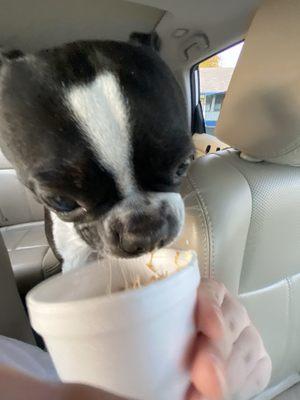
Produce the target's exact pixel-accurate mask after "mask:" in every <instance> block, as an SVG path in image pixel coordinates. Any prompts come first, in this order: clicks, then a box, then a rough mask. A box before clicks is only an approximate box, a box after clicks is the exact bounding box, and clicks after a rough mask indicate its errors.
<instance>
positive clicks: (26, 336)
mask: <svg viewBox="0 0 300 400" xmlns="http://www.w3.org/2000/svg"><path fill="white" fill-rule="evenodd" d="M0 309H1V311H0V335H3V336H8V337H11V338H14V339H18V340H22V341H23V342H27V343H30V344H35V339H34V337H33V334H32V330H31V328H30V325H29V321H28V319H27V316H26V314H25V311H24V308H23V304H22V302H21V298H20V296H19V293H18V289H17V286H16V281H15V278H14V274H13V271H12V268H11V264H10V260H9V256H8V253H7V250H6V247H5V244H4V241H3V239H2V236H1V233H0Z"/></svg>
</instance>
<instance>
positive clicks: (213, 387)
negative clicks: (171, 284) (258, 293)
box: [187, 280, 272, 400]
mask: <svg viewBox="0 0 300 400" xmlns="http://www.w3.org/2000/svg"><path fill="white" fill-rule="evenodd" d="M196 323H197V331H198V335H197V339H196V343H195V347H194V349H193V354H194V355H193V358H192V361H191V379H192V387H191V388H190V391H189V393H188V396H187V398H188V400H222V399H227V398H229V399H235V400H248V399H250V398H251V397H252V396H254V395H255V394H257V393H259V392H261V391H262V390H263V389H264V388H265V387H266V386H267V384H268V383H269V380H270V376H271V370H272V364H271V359H270V357H269V355H268V354H267V352H266V350H265V347H264V344H263V341H262V339H261V336H260V335H259V333H258V331H257V330H256V328H255V327H254V325H253V324H252V322H251V321H250V319H249V316H248V313H247V311H246V309H245V307H244V306H243V305H242V304H241V303H240V302H239V301H238V300H237V299H236V298H235V297H234V296H232V295H231V294H230V293H229V292H228V291H227V289H226V288H225V287H224V285H223V284H220V283H218V282H216V281H213V280H203V281H202V283H201V285H200V288H199V292H198V306H197V315H196Z"/></svg>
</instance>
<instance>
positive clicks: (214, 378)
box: [191, 336, 227, 400]
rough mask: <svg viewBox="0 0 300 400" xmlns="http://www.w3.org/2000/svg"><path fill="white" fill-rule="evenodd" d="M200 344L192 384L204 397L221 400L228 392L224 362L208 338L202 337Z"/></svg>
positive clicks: (192, 374) (193, 368) (192, 372)
mask: <svg viewBox="0 0 300 400" xmlns="http://www.w3.org/2000/svg"><path fill="white" fill-rule="evenodd" d="M198 343H199V344H198V349H197V355H196V358H195V361H194V364H193V366H192V370H191V379H192V383H193V384H194V386H195V388H196V390H197V391H198V392H199V393H201V394H202V396H203V397H206V398H208V399H210V400H220V399H222V398H223V397H224V396H225V394H226V392H227V391H226V382H225V369H224V364H223V360H222V358H221V356H220V354H219V353H218V350H217V349H216V348H215V347H213V346H212V345H211V343H210V341H209V339H208V338H206V337H205V336H202V337H201V338H200V339H199V342H198Z"/></svg>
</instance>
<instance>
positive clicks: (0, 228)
mask: <svg viewBox="0 0 300 400" xmlns="http://www.w3.org/2000/svg"><path fill="white" fill-rule="evenodd" d="M43 220H44V211H43V207H42V206H41V205H40V204H38V203H37V202H36V201H35V200H34V198H33V196H32V194H31V193H30V192H29V191H28V190H27V189H26V188H25V187H24V186H23V185H22V184H21V183H20V182H19V181H18V179H17V176H16V173H15V171H14V169H13V168H12V166H11V165H10V163H9V162H8V161H7V159H6V158H5V157H4V156H3V154H2V153H1V152H0V232H1V233H2V236H3V239H4V242H5V245H6V247H7V250H8V252H9V257H10V260H11V263H12V267H13V271H14V275H15V277H16V280H17V284H18V287H19V290H20V293H21V294H25V293H26V292H27V291H28V290H29V289H30V288H32V287H33V286H34V285H36V284H37V283H38V282H40V281H41V280H43V279H45V278H47V277H49V276H51V275H53V274H54V273H56V272H58V271H59V269H60V266H59V263H58V261H57V260H56V258H55V257H54V255H53V253H52V252H51V250H50V249H49V245H48V243H47V239H46V236H45V232H44V221H43Z"/></svg>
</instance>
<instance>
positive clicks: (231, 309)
mask: <svg viewBox="0 0 300 400" xmlns="http://www.w3.org/2000/svg"><path fill="white" fill-rule="evenodd" d="M221 309H222V315H223V320H224V325H225V330H226V334H227V335H228V338H230V340H231V343H232V344H233V343H234V342H235V341H236V340H237V339H238V337H239V336H240V334H241V332H242V331H243V330H244V329H245V328H246V327H247V326H248V325H249V324H250V319H249V316H248V313H247V311H246V308H245V307H244V306H243V305H242V304H241V303H240V302H239V301H238V300H237V299H236V298H235V297H234V296H232V295H231V294H230V293H228V292H227V293H226V295H225V297H224V300H223V303H222V306H221Z"/></svg>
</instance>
